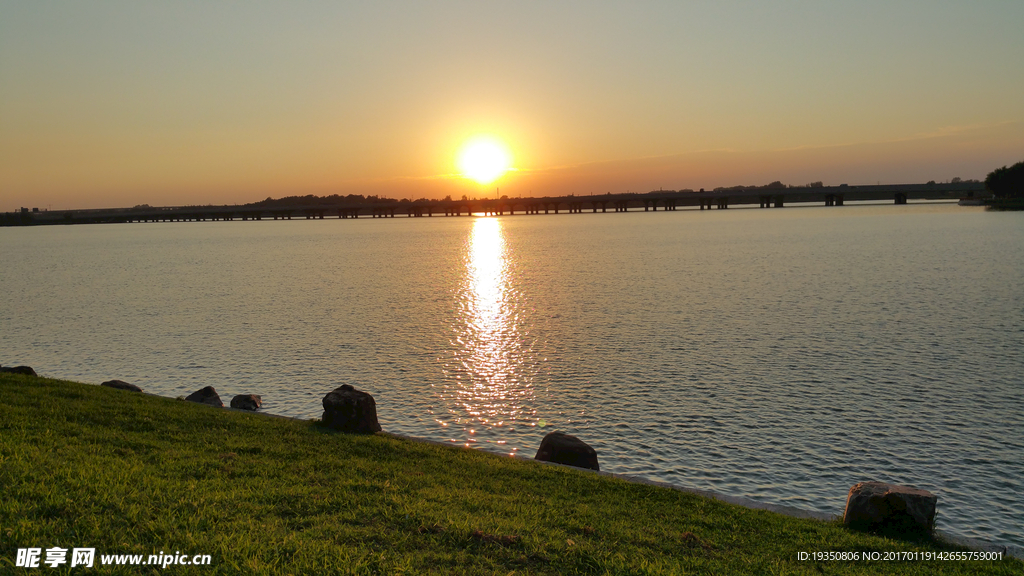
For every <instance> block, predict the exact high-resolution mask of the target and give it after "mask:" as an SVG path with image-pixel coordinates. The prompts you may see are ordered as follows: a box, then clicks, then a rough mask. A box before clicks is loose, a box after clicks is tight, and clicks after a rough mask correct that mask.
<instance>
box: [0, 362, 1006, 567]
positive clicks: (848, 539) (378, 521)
mask: <svg viewBox="0 0 1024 576" xmlns="http://www.w3.org/2000/svg"><path fill="white" fill-rule="evenodd" d="M940 506H941V502H940ZM54 546H59V547H62V548H68V549H70V548H74V547H95V548H96V551H97V563H98V562H99V555H100V554H142V555H149V554H158V553H159V552H160V551H164V552H165V553H166V552H169V553H171V554H173V553H174V552H175V551H180V552H182V553H185V554H188V555H193V554H209V555H210V556H211V559H212V562H211V564H210V565H209V566H199V567H188V566H174V567H171V568H168V570H171V571H173V572H174V573H178V574H193V573H194V574H238V573H246V574H349V573H352V574H426V573H438V574H461V573H466V574H510V573H515V574H533V573H536V574H689V573H702V574H788V573H795V574H822V573H824V574H832V573H836V574H885V573H894V574H895V573H898V574H936V573H946V574H1020V573H1021V571H1022V568H1024V564H1022V563H1021V562H1019V561H1016V560H1009V559H1007V560H1003V561H1001V562H993V561H932V562H925V561H916V562H915V561H897V562H880V561H879V562H871V563H865V562H863V561H861V562H813V561H799V560H798V557H797V554H798V552H802V551H803V552H826V551H848V552H850V551H858V552H861V553H863V552H868V551H879V552H883V553H884V552H892V551H939V550H952V549H953V548H950V547H947V546H944V545H940V544H937V543H934V542H918V543H910V542H904V541H897V540H890V539H885V538H882V537H879V536H872V535H867V534H861V533H857V532H851V531H849V530H846V529H845V528H844V527H842V526H841V525H839V524H838V523H835V522H833V523H823V522H817V521H813V520H800V519H794V518H789V517H784V516H780V515H777V514H774V513H770V512H765V511H755V510H749V509H745V508H741V507H737V506H732V505H728V504H724V503H721V502H718V501H715V500H711V499H707V498H703V497H700V496H696V495H693V494H687V493H682V492H679V491H674V490H670V489H665V488H658V487H652V486H646V485H638V484H631V483H627V482H624V481H621V480H618V479H613V478H608V477H602V476H598V475H596V474H591V473H587V472H583V471H576V470H571V469H566V468H561V467H555V466H544V465H540V464H537V463H533V462H523V461H517V460H513V459H511V458H505V457H500V456H496V455H491V454H485V453H479V452H473V451H469V450H460V449H453V448H447V447H443V446H434V445H429V444H424V443H418V442H412V441H407V440H401V439H395V438H390V437H385V436H347V435H342V434H336V433H331V432H327V431H324V430H322V429H320V428H319V427H318V426H317V425H316V424H314V423H311V422H302V421H294V420H285V419H277V418H267V417H261V416H259V415H254V414H247V413H240V412H234V411H228V410H219V409H213V408H208V407H204V406H199V405H195V404H191V403H187V402H182V401H177V400H173V399H165V398H157V397H152V396H147V395H141V394H136V393H130V392H124V391H120V390H113V389H108V388H101V387H99V386H90V385H84V384H78V383H73V382H65V381H59V380H50V379H44V378H34V377H29V376H17V375H8V374H0V573H14V574H18V573H25V574H34V573H52V574H58V573H63V572H70V573H72V574H90V573H118V574H121V573H123V574H138V573H159V572H161V570H160V569H158V568H153V567H126V566H121V567H109V566H108V567H105V568H93V569H91V570H90V569H81V568H75V569H68V568H67V565H65V566H64V567H62V568H59V569H51V568H49V567H42V568H38V569H34V570H26V569H21V568H15V567H14V562H15V555H16V551H17V549H18V548H27V547H39V548H43V549H44V550H45V549H46V548H50V547H54ZM43 556H44V559H45V552H44V553H43ZM69 559H70V556H69Z"/></svg>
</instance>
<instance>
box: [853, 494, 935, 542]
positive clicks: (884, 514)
mask: <svg viewBox="0 0 1024 576" xmlns="http://www.w3.org/2000/svg"><path fill="white" fill-rule="evenodd" d="M936 502H938V497H937V496H935V495H934V494H932V493H931V492H928V491H927V490H919V489H917V488H911V487H910V486H898V485H895V484H886V483H884V482H861V483H859V484H855V485H854V486H853V487H852V488H850V493H849V495H847V497H846V512H845V513H844V514H843V523H844V524H846V525H847V526H850V527H851V528H856V529H860V530H878V529H886V530H895V531H897V532H916V531H923V532H930V531H931V530H932V527H933V526H934V525H935V504H936Z"/></svg>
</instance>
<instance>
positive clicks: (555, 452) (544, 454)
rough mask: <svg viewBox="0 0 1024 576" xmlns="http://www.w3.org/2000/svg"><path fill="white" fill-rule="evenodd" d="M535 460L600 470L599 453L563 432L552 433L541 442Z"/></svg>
mask: <svg viewBox="0 0 1024 576" xmlns="http://www.w3.org/2000/svg"><path fill="white" fill-rule="evenodd" d="M533 459H534V460H541V461H543V462H556V463H558V464H567V465H569V466H575V467H577V468H589V469H591V470H600V469H601V467H600V466H599V465H598V464H597V452H596V451H595V450H594V449H593V448H591V447H590V445H589V444H587V443H586V442H584V441H582V440H580V439H579V438H577V437H575V436H572V435H571V434H565V433H563V432H551V433H550V434H548V435H547V436H545V437H544V439H543V440H541V441H540V448H538V449H537V455H536V456H534V457H533Z"/></svg>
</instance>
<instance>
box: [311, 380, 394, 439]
mask: <svg viewBox="0 0 1024 576" xmlns="http://www.w3.org/2000/svg"><path fill="white" fill-rule="evenodd" d="M323 403H324V416H323V424H324V425H325V426H328V427H330V428H333V429H335V430H340V431H342V432H356V433H359V434H373V433H374V432H380V431H381V427H380V424H379V423H377V403H376V402H374V401H373V396H371V395H369V394H367V393H366V392H363V391H361V390H356V389H355V388H353V387H352V386H350V385H348V384H343V385H342V386H341V387H339V388H336V389H335V390H333V391H331V392H329V393H328V394H327V396H324V402H323Z"/></svg>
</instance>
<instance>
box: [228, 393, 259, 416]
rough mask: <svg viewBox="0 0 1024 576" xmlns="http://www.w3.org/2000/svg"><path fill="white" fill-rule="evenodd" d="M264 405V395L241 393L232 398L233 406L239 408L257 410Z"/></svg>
mask: <svg viewBox="0 0 1024 576" xmlns="http://www.w3.org/2000/svg"><path fill="white" fill-rule="evenodd" d="M260 406H263V397H262V396H259V395H257V394H239V395H238V396H235V397H234V398H232V399H231V407H232V408H237V409H239V410H252V411H254V412H255V411H256V410H259V409H260Z"/></svg>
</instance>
